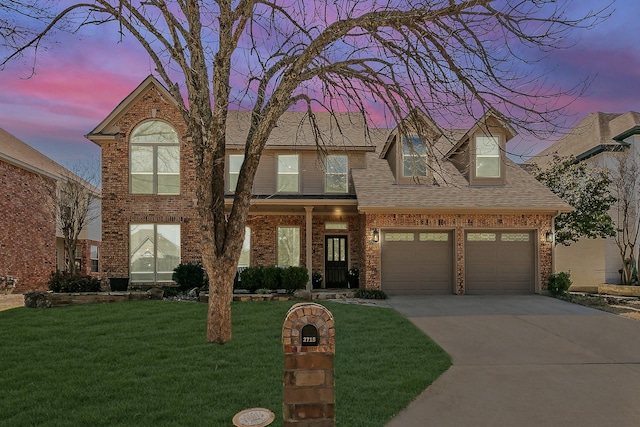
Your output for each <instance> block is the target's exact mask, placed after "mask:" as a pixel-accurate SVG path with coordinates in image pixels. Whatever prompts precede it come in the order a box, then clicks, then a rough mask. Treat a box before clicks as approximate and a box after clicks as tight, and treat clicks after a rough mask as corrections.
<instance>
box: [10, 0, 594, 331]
mask: <svg viewBox="0 0 640 427" xmlns="http://www.w3.org/2000/svg"><path fill="white" fill-rule="evenodd" d="M40 3H41V2H34V1H30V0H27V1H24V0H23V1H20V0H12V1H11V2H10V4H11V7H10V9H9V13H10V14H11V16H16V15H21V20H20V21H19V22H21V23H23V22H27V21H26V17H30V18H33V19H31V20H30V21H29V22H30V23H32V24H41V26H40V27H29V28H27V29H26V30H25V28H26V26H25V27H20V31H18V32H15V33H8V32H7V31H4V32H3V33H2V34H6V35H8V36H9V37H7V36H5V38H4V41H5V44H6V47H7V48H8V49H9V50H8V54H6V55H5V57H4V59H3V60H2V62H0V65H2V64H6V62H7V61H8V60H12V59H15V58H16V57H19V56H21V55H25V54H31V53H32V52H29V51H30V50H31V51H33V50H37V49H38V48H39V47H41V46H43V43H45V42H46V40H47V38H49V37H48V36H49V35H50V34H53V33H54V31H59V30H62V31H70V32H75V31H79V30H80V29H82V28H83V27H85V26H88V25H99V26H103V27H104V29H105V30H111V31H118V32H119V33H120V34H121V38H122V40H123V41H126V38H127V37H130V36H132V37H133V38H134V39H135V40H136V41H137V42H138V43H140V45H141V46H142V47H144V49H145V50H146V51H147V53H148V54H149V56H150V58H151V60H152V61H153V63H154V65H155V68H156V69H155V72H156V73H157V75H158V76H159V78H160V79H161V80H163V81H164V83H165V84H166V85H167V87H168V88H169V89H170V90H171V92H172V93H173V95H174V97H175V98H176V100H177V102H178V104H179V107H180V109H181V111H182V114H183V117H184V120H185V122H186V124H187V126H188V129H189V134H190V137H191V139H192V145H193V151H194V154H195V159H196V177H197V178H196V179H197V198H198V206H197V210H198V214H199V218H200V226H201V231H202V243H201V248H202V261H203V265H204V267H205V269H206V271H207V273H208V275H209V278H210V283H211V286H210V297H209V314H208V328H207V340H208V341H211V342H217V343H224V342H227V341H228V340H230V339H231V310H230V301H231V297H232V283H233V278H234V275H235V273H236V264H237V260H238V257H239V255H240V250H241V248H242V241H243V237H244V230H245V222H246V220H247V216H248V212H249V203H250V199H251V187H252V183H253V180H254V177H255V173H256V169H257V166H258V162H259V161H260V156H261V154H262V151H263V149H264V146H265V144H266V142H267V139H268V137H269V135H270V134H271V131H272V130H273V128H274V127H275V126H276V124H277V121H278V118H279V117H280V116H281V115H282V114H283V113H284V112H285V111H287V110H288V109H290V108H297V109H303V110H306V111H308V112H309V120H310V122H311V123H312V125H313V123H314V114H313V111H315V110H322V109H323V110H328V111H338V110H343V109H347V110H348V111H358V112H362V113H364V112H366V111H367V110H369V109H370V108H371V106H374V105H375V102H378V103H379V104H378V105H382V106H384V108H385V111H386V114H388V115H389V116H390V119H392V120H393V122H394V123H399V126H400V130H401V131H403V132H406V131H407V128H406V127H405V123H406V124H407V126H411V128H413V129H415V130H417V131H418V133H422V131H421V130H422V129H431V127H430V126H429V123H441V124H451V123H460V121H461V120H462V121H468V120H469V118H470V117H471V118H479V117H480V116H482V115H483V114H484V113H486V112H487V111H489V110H493V111H494V113H495V114H496V115H497V116H498V117H499V118H500V119H502V120H503V121H504V122H505V123H510V124H512V125H513V126H515V127H517V128H519V129H520V130H521V131H529V132H540V131H544V130H548V129H549V128H550V127H552V124H553V123H554V121H555V120H556V119H557V117H558V115H559V114H560V112H561V107H562V106H561V105H559V100H561V99H563V98H562V97H563V96H566V95H567V94H568V95H571V96H570V97H573V96H576V95H577V94H579V93H580V91H581V90H582V89H583V86H582V85H581V83H584V82H578V83H577V85H576V86H575V87H574V88H571V89H570V90H568V91H556V90H554V89H553V88H552V87H550V86H547V85H546V84H545V77H546V73H545V70H541V69H540V67H539V66H537V65H536V64H535V63H536V62H538V61H540V60H541V59H542V58H544V56H545V55H547V54H548V52H550V51H551V50H553V49H557V48H560V47H567V46H568V45H567V43H568V42H567V40H570V37H569V33H570V32H571V31H572V30H574V29H578V28H582V29H585V28H590V27H591V26H593V25H595V24H596V23H597V22H598V21H599V20H600V19H602V18H604V17H605V13H607V12H606V11H605V9H606V8H604V9H602V10H598V11H588V12H586V13H584V14H582V15H581V16H572V14H571V13H570V11H571V10H572V2H571V1H570V0H568V1H555V0H535V1H525V0H501V1H497V0H467V1H463V0H422V1H405V0H335V1H332V2H327V1H320V0H318V1H309V0H289V1H277V0H235V1H232V0H216V1H205V0H176V1H166V0H144V1H131V0H111V1H108V0H92V1H86V2H71V1H65V2H62V3H61V5H60V6H58V7H55V4H56V2H55V1H51V4H50V5H48V6H49V7H48V8H47V9H45V10H38V9H36V7H35V6H34V5H36V4H38V7H40V8H41V6H40ZM573 10H579V9H573ZM30 34H33V36H29V35H30ZM232 74H233V76H234V77H236V76H244V80H243V83H242V84H241V85H240V86H234V85H233V83H232V82H234V81H237V79H236V78H234V79H233V80H232V79H231V75H232ZM181 91H183V92H184V93H186V99H184V98H183V96H182V92H181ZM565 99H566V98H565ZM230 108H240V109H248V110H251V112H252V115H251V120H250V123H249V124H248V127H249V130H248V135H247V138H246V144H245V157H244V163H243V164H242V167H241V170H240V173H239V176H238V181H237V185H236V192H235V195H234V199H233V205H232V206H231V209H230V212H228V215H227V214H226V212H225V201H224V184H223V183H224V164H225V162H224V155H225V143H226V125H227V113H228V111H229V109H230ZM414 109H420V110H422V111H423V112H424V115H420V114H415V115H412V117H414V118H416V120H410V121H401V119H402V118H403V117H405V116H407V115H408V113H409V112H411V111H414ZM422 117H426V118H427V120H422V119H421V118H422ZM430 133H431V132H430V131H429V132H425V133H424V134H422V135H420V136H422V137H424V139H425V140H427V141H428V140H429V134H430ZM317 142H318V143H321V141H319V140H318V141H317Z"/></svg>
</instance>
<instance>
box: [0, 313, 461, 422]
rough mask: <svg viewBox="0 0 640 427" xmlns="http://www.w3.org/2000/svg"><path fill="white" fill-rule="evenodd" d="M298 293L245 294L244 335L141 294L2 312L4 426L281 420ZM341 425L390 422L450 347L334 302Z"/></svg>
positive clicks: (237, 318)
mask: <svg viewBox="0 0 640 427" xmlns="http://www.w3.org/2000/svg"><path fill="white" fill-rule="evenodd" d="M291 305H292V303H291V302H245V303H234V304H233V306H232V310H233V333H234V336H233V340H232V341H231V342H229V343H227V344H225V345H212V344H207V343H206V342H205V327H206V325H205V318H206V309H207V308H206V305H205V304H198V303H187V302H169V301H142V302H127V303H117V304H102V305H91V306H75V307H67V308H55V309H47V310H35V309H27V308H19V309H13V310H7V311H3V312H0V366H1V369H2V375H0V391H1V396H0V425H10V426H32V425H47V426H76V425H91V426H98V425H103V426H124V425H130V426H147V425H149V426H172V425H175V426H230V425H231V419H232V418H233V416H234V415H235V414H236V413H237V412H239V411H241V410H243V409H246V408H250V407H265V408H269V409H270V410H272V411H273V412H274V413H275V414H276V421H275V422H274V423H273V424H272V426H281V425H282V382H283V378H282V375H283V374H282V372H283V350H282V344H281V331H282V323H283V321H284V316H285V314H286V312H287V310H288V309H289V307H290V306H291ZM326 306H327V307H328V308H329V310H330V311H331V312H332V313H333V315H334V318H335V322H336V334H337V335H336V356H335V375H336V379H335V381H336V424H337V425H339V426H348V427H352V426H367V427H371V426H383V425H384V424H385V423H386V422H387V421H388V420H389V419H391V418H392V417H393V416H394V415H395V414H397V413H398V412H399V411H400V410H401V409H402V408H404V407H405V406H406V405H407V404H408V403H409V402H410V401H411V400H412V399H414V398H415V397H416V396H417V395H418V394H419V393H420V392H421V391H422V390H423V389H424V388H426V387H427V385H429V384H430V383H431V382H433V381H434V380H435V379H436V378H437V377H438V376H440V375H441V374H442V373H443V372H444V371H445V370H446V369H447V368H448V367H449V366H450V358H449V356H448V355H446V353H444V351H442V350H441V349H440V348H439V347H438V346H437V345H436V344H434V343H433V342H432V341H431V340H430V339H429V338H427V337H426V336H425V335H424V334H422V332H420V331H419V330H418V329H417V328H416V327H415V326H414V325H413V324H411V323H410V322H408V321H407V320H405V319H404V318H402V317H401V316H400V315H398V314H397V313H396V312H394V311H393V310H391V309H387V308H375V307H362V306H355V305H345V304H339V303H327V304H326Z"/></svg>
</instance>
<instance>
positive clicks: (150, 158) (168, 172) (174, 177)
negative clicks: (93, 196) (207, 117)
mask: <svg viewBox="0 0 640 427" xmlns="http://www.w3.org/2000/svg"><path fill="white" fill-rule="evenodd" d="M129 167H130V177H131V180H130V181H131V182H130V190H131V193H132V194H180V144H179V141H178V134H177V132H176V131H175V129H174V128H173V127H172V126H171V125H169V124H168V123H165V122H162V121H160V120H150V121H146V122H144V123H141V124H140V125H138V126H137V127H136V128H135V129H134V130H133V132H132V133H131V139H130V165H129Z"/></svg>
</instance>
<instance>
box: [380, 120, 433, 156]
mask: <svg viewBox="0 0 640 427" xmlns="http://www.w3.org/2000/svg"><path fill="white" fill-rule="evenodd" d="M410 133H417V134H418V135H419V136H420V137H422V138H426V139H427V140H428V141H430V142H431V145H432V146H433V145H435V144H436V142H437V141H438V140H439V139H440V137H441V136H442V134H443V132H442V130H441V129H440V128H439V127H438V125H437V124H436V123H435V122H434V121H433V120H431V118H430V117H428V116H427V115H426V114H424V113H423V112H422V110H419V109H414V110H412V111H411V112H410V113H409V114H407V116H406V117H405V118H404V119H402V121H401V122H400V123H398V125H397V126H396V127H395V128H394V129H393V130H392V131H391V132H390V133H389V135H388V136H387V139H386V141H385V143H384V145H383V146H382V149H381V150H380V158H381V159H384V158H385V157H386V156H387V153H388V152H389V149H390V148H391V147H392V146H393V145H394V144H393V143H394V141H395V140H396V136H397V135H400V134H405V135H407V134H410Z"/></svg>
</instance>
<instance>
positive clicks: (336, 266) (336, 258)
mask: <svg viewBox="0 0 640 427" xmlns="http://www.w3.org/2000/svg"><path fill="white" fill-rule="evenodd" d="M324 248H325V249H324V250H325V254H324V255H325V257H324V259H325V261H324V275H325V281H324V283H325V287H326V288H346V287H347V268H348V267H349V258H348V256H347V236H325V238H324Z"/></svg>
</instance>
